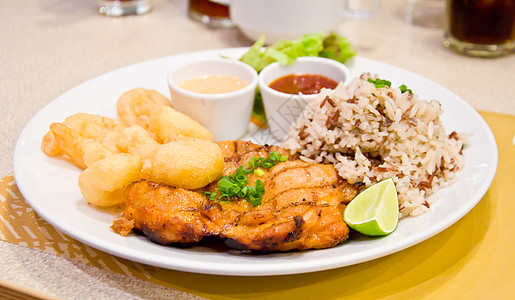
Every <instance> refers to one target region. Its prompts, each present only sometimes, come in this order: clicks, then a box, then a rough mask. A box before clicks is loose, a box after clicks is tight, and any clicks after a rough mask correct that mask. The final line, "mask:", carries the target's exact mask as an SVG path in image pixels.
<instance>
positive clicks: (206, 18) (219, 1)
mask: <svg viewBox="0 0 515 300" xmlns="http://www.w3.org/2000/svg"><path fill="white" fill-rule="evenodd" d="M188 15H189V17H190V18H191V19H193V20H195V21H198V22H201V23H204V24H206V25H208V26H210V27H222V28H231V27H233V26H234V24H233V23H232V21H231V18H230V17H229V0H225V1H224V0H189V4H188Z"/></svg>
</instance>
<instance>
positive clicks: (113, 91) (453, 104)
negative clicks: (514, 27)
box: [14, 48, 497, 275]
mask: <svg viewBox="0 0 515 300" xmlns="http://www.w3.org/2000/svg"><path fill="white" fill-rule="evenodd" d="M245 51H246V48H234V49H221V50H210V51H203V52H195V53H187V54H181V55H174V56H169V57H164V58H160V59H155V60H151V61H146V62H142V63H139V64H135V65H131V66H128V67H125V68H121V69H118V70H115V71H112V72H109V73H107V74H104V75H102V76H99V77H97V78H94V79H92V80H89V81H87V82H85V83H83V84H81V85H79V86H77V87H75V88H73V89H71V90H69V91H68V92H66V93H64V94H63V95H61V96H60V97H58V98H56V99H55V100H54V101H52V102H51V103H49V104H48V105H47V106H45V107H44V108H43V109H42V110H41V111H39V112H38V113H37V114H36V115H35V116H34V117H33V118H32V120H30V122H29V123H28V124H27V125H26V127H25V129H24V130H23V132H22V133H21V135H20V137H19V140H18V142H17V144H16V148H15V151H14V176H15V179H16V183H17V185H18V188H19V189H20V191H21V193H22V194H23V196H24V197H25V199H26V200H27V202H28V203H29V204H30V205H31V206H32V207H33V208H34V210H35V211H36V212H37V213H38V214H39V215H40V216H41V217H42V218H44V219H45V220H47V221H48V222H49V223H51V224H52V225H53V226H55V227H56V228H57V229H58V230H60V231H62V232H64V233H66V234H68V235H69V236H71V237H73V238H75V239H77V240H79V241H81V242H83V243H85V244H87V245H90V246H92V247H94V248H97V249H100V250H102V251H105V252H108V253H111V254H113V255H116V256H120V257H123V258H126V259H129V260H133V261H138V262H141V263H145V264H149V265H154V266H158V267H163V268H169V269H174V270H182V271H189V272H197V273H206V274H219V275H280V274H295V273H304V272H312V271H320V270H326V269H332V268H338V267H343V266H347V265H352V264H356V263H360V262H364V261H368V260H372V259H376V258H378V257H382V256H385V255H388V254H391V253H394V252H397V251H400V250H402V249H405V248H407V247H410V246H412V245H415V244H417V243H419V242H421V241H423V240H425V239H427V238H429V237H431V236H433V235H435V234H437V233H439V232H440V231H442V230H444V229H445V228H447V227H449V226H450V225H452V224H453V223H454V222H456V221H457V220H459V219H460V218H461V217H463V216H464V215H465V214H466V213H467V212H469V211H470V210H471V209H472V208H473V207H474V206H475V205H476V204H477V202H478V201H479V200H480V199H481V198H482V197H483V195H484V194H485V193H486V191H487V189H488V187H489V186H490V184H491V182H492V180H493V177H494V174H495V171H496V168H497V147H496V143H495V140H494V137H493V135H492V132H491V131H490V129H489V128H488V126H487V124H486V123H485V121H484V120H483V119H482V118H481V116H480V115H479V114H478V113H477V112H476V111H475V110H474V109H473V108H472V107H470V106H469V105H468V104H467V103H466V102H465V101H463V100H462V99H461V98H459V97H458V96H456V95H455V94H453V93H451V92H450V91H449V90H447V89H445V88H444V87H442V86H440V85H438V84H436V83H434V82H432V81H430V80H427V79H425V78H423V77H421V76H418V75H416V74H413V73H411V72H408V71H406V70H402V69H400V68H397V67H393V66H390V65H387V64H384V63H380V62H376V61H372V60H369V59H365V58H360V57H356V58H355V59H353V61H352V62H350V63H349V67H350V69H351V71H352V75H354V76H356V75H359V74H361V73H362V72H366V71H370V72H373V73H376V74H378V75H379V76H380V77H381V78H387V79H389V80H391V81H392V84H394V85H396V86H397V85H400V84H402V83H404V84H406V85H407V86H408V87H409V88H411V89H412V90H413V91H415V92H416V93H418V94H420V96H421V98H425V99H437V100H439V101H440V102H441V103H442V105H443V109H444V114H443V115H442V119H443V122H444V124H445V126H446V129H447V131H448V132H451V131H453V130H456V131H460V132H469V133H473V135H472V137H471V139H470V141H469V144H468V145H467V147H466V149H465V150H464V154H465V156H466V167H465V168H464V169H463V170H462V171H460V173H459V176H458V180H457V182H456V183H455V184H454V185H452V186H450V187H448V188H445V189H442V190H441V191H440V193H439V194H440V196H441V199H440V200H439V201H437V202H436V203H435V204H434V205H432V207H431V210H430V212H429V213H427V214H425V215H422V216H419V217H416V218H405V219H403V220H401V221H400V222H399V226H398V228H397V230H396V231H395V232H394V233H393V234H391V235H389V236H387V237H383V238H360V239H358V240H351V241H348V242H345V243H343V244H341V245H339V246H337V247H334V248H331V249H324V250H316V251H304V252H292V253H274V254H264V255H249V254H242V253H232V252H223V251H217V250H214V249H211V248H204V247H194V248H190V249H179V248H174V247H166V246H161V245H157V244H154V243H152V242H150V241H148V240H147V239H146V238H145V237H143V236H138V235H130V236H128V237H122V236H120V235H118V234H116V233H114V232H113V231H112V230H111V229H110V228H109V226H110V225H111V223H112V220H113V219H114V217H115V216H114V214H112V213H111V214H110V213H108V212H106V211H103V210H100V209H97V208H95V207H93V206H91V205H88V204H87V203H86V201H85V200H84V199H83V198H82V196H81V194H80V191H79V188H78V186H77V179H78V176H79V172H80V170H79V169H77V168H75V167H74V166H72V165H71V164H69V163H67V162H65V161H63V160H59V159H55V158H50V157H47V156H46V155H45V154H43V152H41V150H40V144H41V139H42V137H43V135H44V134H45V133H46V132H47V131H48V127H49V125H50V123H51V122H55V121H57V122H61V121H62V120H64V118H65V117H66V116H69V115H71V114H73V113H77V112H88V113H95V114H100V115H104V116H109V117H113V118H114V117H116V109H115V103H116V100H117V99H118V97H119V96H120V94H122V93H123V92H125V91H127V90H129V89H132V88H135V87H145V88H152V89H156V90H158V91H159V92H161V93H163V94H164V95H169V93H168V88H167V84H166V76H167V73H168V70H169V69H170V68H171V67H172V66H173V65H174V64H177V63H179V62H184V61H186V60H196V59H202V58H211V57H215V56H220V55H223V56H229V57H234V58H237V57H240V56H241V55H242V54H243V53H244V52H245ZM253 133H254V134H252V137H253V139H254V140H256V141H257V142H261V143H264V142H272V141H271V140H270V138H269V137H268V136H267V135H266V134H264V135H261V133H260V132H257V133H256V132H253Z"/></svg>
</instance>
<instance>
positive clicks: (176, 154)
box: [41, 88, 224, 206]
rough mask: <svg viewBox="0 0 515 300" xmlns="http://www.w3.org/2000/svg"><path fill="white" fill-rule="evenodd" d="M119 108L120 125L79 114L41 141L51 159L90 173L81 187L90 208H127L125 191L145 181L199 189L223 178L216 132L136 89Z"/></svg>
mask: <svg viewBox="0 0 515 300" xmlns="http://www.w3.org/2000/svg"><path fill="white" fill-rule="evenodd" d="M116 108H117V112H118V115H119V118H120V121H118V120H115V119H111V118H108V117H104V116H99V115H93V114H87V113H77V114H74V115H71V116H69V117H67V118H66V119H65V120H64V121H63V122H62V123H52V124H51V125H50V130H49V131H48V133H47V134H46V135H45V136H44V137H43V140H42V142H41V149H42V151H43V152H44V153H45V154H47V155H48V156H63V157H67V158H68V160H69V161H70V162H71V163H73V164H74V165H76V166H77V167H79V168H81V169H83V170H84V171H83V172H82V173H81V174H80V176H79V188H80V190H81V193H82V195H83V196H84V198H85V199H86V200H87V201H88V202H89V203H91V204H94V205H97V206H111V205H115V204H118V203H121V202H122V201H123V189H124V188H125V187H126V186H127V185H129V184H130V183H132V182H134V181H138V180H140V179H151V180H154V181H158V182H163V183H166V184H169V185H172V186H177V187H182V188H190V189H197V188H201V187H204V186H206V185H208V184H209V183H211V182H212V181H214V180H215V179H218V178H219V177H220V176H221V175H222V172H223V168H224V160H223V156H222V152H221V149H220V148H219V147H218V146H217V144H215V143H213V142H212V140H213V136H212V135H211V133H210V132H209V131H208V130H207V129H206V128H204V127H203V126H202V125H200V124H199V123H197V122H196V121H194V120H193V119H191V118H190V117H188V116H186V115H184V114H182V113H180V112H178V111H176V110H174V109H173V108H172V107H171V106H170V101H169V100H168V99H167V98H166V97H165V96H163V95H161V94H160V93H158V92H157V91H154V90H147V89H143V88H137V89H132V90H130V91H127V92H125V93H123V94H122V95H121V96H120V98H119V99H118V102H117V106H116Z"/></svg>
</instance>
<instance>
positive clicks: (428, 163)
mask: <svg viewBox="0 0 515 300" xmlns="http://www.w3.org/2000/svg"><path fill="white" fill-rule="evenodd" d="M368 78H372V79H375V78H377V76H375V75H370V74H368V73H367V74H363V75H361V76H360V77H359V78H355V79H354V80H352V81H351V82H350V83H349V84H348V85H343V84H340V85H339V86H338V87H337V88H336V89H335V90H323V91H322V92H321V93H320V96H319V97H318V98H317V101H316V102H315V103H314V104H313V105H312V106H309V107H306V109H305V110H304V111H303V113H302V115H301V116H300V117H299V118H298V120H297V122H296V124H295V125H294V126H292V128H291V129H290V132H289V137H288V138H287V139H286V140H285V142H284V145H283V146H284V147H285V148H287V149H289V150H290V151H291V153H292V154H296V153H298V154H299V155H300V158H301V159H302V160H305V161H308V162H318V163H320V162H321V163H332V164H334V166H335V167H336V169H337V170H338V172H339V174H340V176H342V177H343V178H345V179H347V180H348V181H349V182H350V183H364V185H365V186H366V187H368V186H370V185H372V184H373V183H375V182H378V181H381V180H382V179H385V178H388V177H392V178H393V180H394V182H395V184H396V187H397V191H398V193H399V205H400V207H399V209H400V212H401V215H402V216H407V215H411V216H416V215H420V214H423V213H425V212H426V211H428V209H429V204H430V203H431V201H434V194H435V193H436V192H437V191H438V190H439V189H440V188H441V187H443V186H446V185H448V184H449V183H450V182H451V181H452V180H453V179H454V178H455V175H456V171H458V170H459V169H461V168H463V165H464V157H463V154H462V152H461V150H462V148H463V139H462V137H460V136H459V134H457V133H456V132H453V133H451V134H449V135H448V134H447V133H446V132H445V129H444V127H443V124H442V122H441V120H440V118H439V116H440V114H441V113H442V108H441V105H440V103H439V102H438V101H436V100H432V101H426V100H419V99H418V96H417V95H416V94H410V93H409V92H404V93H402V92H401V91H400V89H399V88H394V87H391V88H389V87H384V88H376V87H375V85H374V84H373V83H370V82H368V81H367V79H368ZM432 195H433V196H432Z"/></svg>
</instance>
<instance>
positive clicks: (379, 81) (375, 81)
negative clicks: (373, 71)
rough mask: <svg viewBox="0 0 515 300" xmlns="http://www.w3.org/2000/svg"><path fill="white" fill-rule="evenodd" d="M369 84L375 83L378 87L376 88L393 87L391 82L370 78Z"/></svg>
mask: <svg viewBox="0 0 515 300" xmlns="http://www.w3.org/2000/svg"><path fill="white" fill-rule="evenodd" d="M368 82H370V83H373V84H374V85H375V86H376V88H384V87H385V86H387V87H391V86H392V83H391V82H390V81H388V80H384V79H380V78H377V79H375V80H374V79H372V78H369V79H368Z"/></svg>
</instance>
